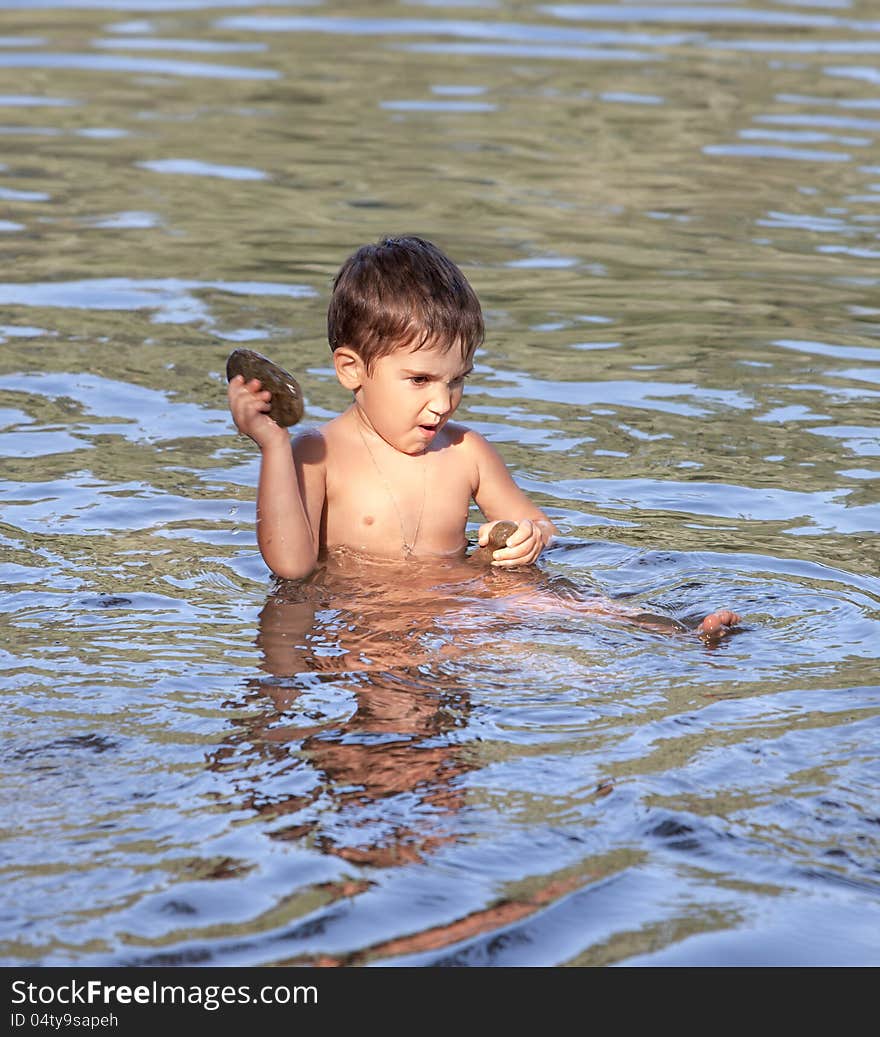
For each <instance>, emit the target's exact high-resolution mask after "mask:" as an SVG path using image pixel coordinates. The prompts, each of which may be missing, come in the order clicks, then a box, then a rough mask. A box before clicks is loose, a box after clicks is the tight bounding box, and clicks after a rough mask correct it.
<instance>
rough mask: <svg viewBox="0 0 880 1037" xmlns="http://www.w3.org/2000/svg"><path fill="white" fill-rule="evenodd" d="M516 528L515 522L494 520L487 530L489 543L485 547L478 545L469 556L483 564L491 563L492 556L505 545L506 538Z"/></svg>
mask: <svg viewBox="0 0 880 1037" xmlns="http://www.w3.org/2000/svg"><path fill="white" fill-rule="evenodd" d="M516 529H517V523H516V522H496V523H495V525H494V526H493V527H492V528H491V529H490V530H489V543H488V544H486V546H485V547H478V548H477V549H476V551H474V553H473V554H472V555H471V558H473V559H474V560H475V561H477V562H482V563H483V564H484V565H491V563H492V556H493V555H494V554H495V552H496V551H499V550H500V549H501V548H502V547H507V539H508V537H510V536H512V535H513V534H514V533H515V532H516Z"/></svg>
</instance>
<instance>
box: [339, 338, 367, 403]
mask: <svg viewBox="0 0 880 1037" xmlns="http://www.w3.org/2000/svg"><path fill="white" fill-rule="evenodd" d="M333 366H334V367H335V368H336V377H337V378H338V379H339V382H340V384H341V385H342V386H343V387H344V388H345V389H350V390H351V391H352V392H357V391H358V389H360V387H361V383H362V382H363V380H364V362H363V360H361V358H360V357H359V356H358V354H357V353H356V352H355V351H354V350H353V349H350V348H349V347H348V346H339V347H338V348H337V349H334V350H333Z"/></svg>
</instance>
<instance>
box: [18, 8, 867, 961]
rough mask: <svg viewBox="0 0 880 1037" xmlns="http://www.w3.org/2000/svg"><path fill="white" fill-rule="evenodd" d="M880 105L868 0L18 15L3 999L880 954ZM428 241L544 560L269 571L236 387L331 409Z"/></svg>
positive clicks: (470, 409) (481, 415)
mask: <svg viewBox="0 0 880 1037" xmlns="http://www.w3.org/2000/svg"><path fill="white" fill-rule="evenodd" d="M878 82H880V10H878V8H877V5H876V4H872V3H868V2H858V0H853V2H847V0H837V2H831V0H829V2H828V3H827V4H824V5H823V4H819V3H809V4H808V3H804V4H794V3H787V2H778V3H773V2H769V0H765V2H763V3H746V4H730V5H722V4H712V3H698V4H697V3H691V4H688V5H686V6H685V5H682V6H676V5H665V4H663V5H660V4H642V5H639V4H627V3H612V4H603V5H592V4H586V5H576V4H543V5H542V4H526V3H518V2H505V0H497V2H492V0H483V2H473V3H470V4H468V3H460V4H451V3H450V4H446V3H442V2H423V3H418V2H412V3H377V4H370V5H368V6H367V5H362V4H361V5H357V4H350V5H345V4H341V3H336V2H325V3H320V2H317V3H308V4H307V3H303V4H291V3H281V2H279V3H262V4H259V5H254V4H247V3H234V2H231V0H226V2H222V3H221V2H219V0H217V2H214V3H208V2H202V0H141V2H128V0H101V2H99V0H93V2H91V3H90V2H88V0H81V2H80V0H72V2H66V3H65V2H60V0H56V2H51V0H46V2H39V3H37V2H28V3H24V2H21V3H16V2H13V0H0V255H2V260H3V263H2V271H3V272H2V274H0V419H2V420H0V494H2V510H0V578H2V596H0V626H2V632H3V638H2V641H0V651H2V653H3V676H2V680H0V703H2V706H3V711H4V712H3V715H4V723H3V729H2V735H3V738H2V742H0V760H2V762H0V775H2V783H0V801H2V815H0V817H2V821H0V825H2V829H0V836H2V839H0V852H2V857H0V869H2V871H0V874H2V878H3V882H2V886H3V894H2V902H0V919H2V928H0V939H2V944H0V946H2V950H0V956H2V961H3V962H4V963H5V964H7V965H21V964H45V965H55V964H112V965H118V964H128V963H137V964H193V963H197V964H198V963H203V964H212V963H215V964H229V965H231V964H241V965H255V964H285V963H295V964H312V963H322V964H326V963H330V964H334V963H340V964H344V965H360V964H378V965H385V964H388V965H391V964H425V965H436V964H445V963H455V964H465V965H474V964H477V965H479V964H492V965H502V966H504V965H604V964H624V965H641V964H648V965H665V964H777V965H779V964H831V965H843V964H878V963H880V936H878V933H880V908H878V896H877V895H878V889H880V869H878V836H880V796H878V791H877V790H878V779H880V766H878V752H877V744H878V728H880V724H878V713H880V681H878V662H877V660H878V646H880V578H878V577H880V573H878V566H880V552H878V546H877V545H878V540H877V533H878V531H880V492H878V486H880V484H878V478H880V466H878V458H880V436H878V424H877V420H876V415H877V403H878V397H880V347H878V333H880V320H878V318H880V305H878V284H880V238H878V223H880V148H878V134H880V99H878V96H877V85H878ZM385 233H418V234H422V235H424V236H426V237H429V238H432V239H434V240H436V241H437V242H438V243H439V244H440V245H441V246H442V247H444V248H445V249H446V250H447V251H448V252H449V253H450V254H451V255H452V256H453V258H454V259H455V260H456V261H457V262H458V263H459V264H460V265H461V266H462V267H463V268H464V270H465V272H466V273H467V275H468V277H469V278H470V280H471V282H472V283H473V285H474V287H475V289H476V290H477V292H478V294H479V295H480V297H481V299H482V301H483V305H484V311H485V315H486V320H487V329H488V333H487V339H486V344H485V347H484V348H483V350H482V351H481V352H480V353H479V355H478V357H477V365H476V370H475V372H474V374H473V375H472V376H471V378H470V379H469V384H468V388H467V391H466V395H465V400H464V403H463V404H462V407H461V410H460V412H459V416H460V417H461V419H462V420H463V421H464V422H465V423H468V424H470V425H472V426H473V427H475V428H476V429H478V430H479V431H480V432H482V433H484V434H485V435H487V436H488V437H489V438H490V439H491V440H492V441H493V442H494V443H495V444H496V445H497V446H498V447H499V449H500V450H501V451H502V452H503V454H504V456H505V459H506V460H507V462H508V464H509V465H510V466H511V468H512V470H513V471H514V473H515V475H516V477H517V479H518V481H519V482H520V484H521V485H522V486H523V487H524V488H526V489H527V490H528V491H529V492H530V493H531V494H532V495H534V497H535V498H536V500H538V502H539V503H540V504H541V505H542V506H543V507H544V508H545V509H546V510H547V511H548V512H549V513H550V514H551V515H552V516H553V518H554V520H555V521H556V522H557V524H558V525H559V527H560V529H561V530H562V531H563V535H562V537H561V538H560V539H559V541H558V542H557V543H556V544H555V545H554V547H553V548H552V549H551V550H550V551H548V552H547V553H546V554H545V556H544V557H543V559H542V562H541V565H540V570H539V572H537V573H533V574H529V575H525V576H522V577H520V578H514V577H510V578H508V577H501V576H500V575H499V574H494V575H493V574H489V575H481V574H477V575H475V574H474V572H473V571H471V570H460V569H457V568H455V567H449V568H446V569H426V570H424V571H420V572H417V573H416V572H414V573H410V574H407V575H405V576H404V577H403V578H402V579H401V578H400V577H395V578H394V579H393V580H388V579H381V578H377V577H376V575H375V574H371V573H370V572H369V571H365V572H363V573H359V574H357V575H356V576H353V575H351V574H350V575H349V576H347V577H346V576H344V575H343V574H340V573H337V572H322V573H320V574H318V576H317V577H316V578H315V579H313V580H312V581H310V583H309V584H308V585H307V586H305V587H289V586H287V587H280V588H275V587H274V586H273V584H272V583H271V581H270V579H269V575H268V573H267V571H266V569H265V567H264V566H263V564H262V561H261V560H260V557H259V554H258V552H257V550H256V544H255V536H254V525H253V523H254V510H253V501H254V494H255V485H256V478H257V457H256V456H255V451H254V449H253V447H252V445H251V444H250V443H249V442H248V441H245V440H242V439H241V438H238V437H236V436H235V434H234V428H233V426H232V424H231V421H230V419H229V416H228V414H227V412H226V409H225V379H224V376H223V370H224V364H225V359H226V356H227V354H228V353H229V351H230V350H231V349H232V348H234V347H235V346H236V345H241V344H244V345H248V346H250V347H251V348H255V349H257V350H260V351H261V352H265V353H267V354H269V355H270V356H272V357H273V358H275V359H277V360H278V361H279V362H280V363H282V364H283V365H284V366H285V367H287V368H289V369H291V370H293V371H294V372H296V373H297V376H298V377H299V379H300V381H301V384H302V386H303V389H304V392H305V395H306V404H307V407H306V421H307V422H308V423H314V424H317V423H320V422H321V421H323V420H325V419H327V418H329V417H331V416H333V415H335V414H336V413H338V412H339V411H340V410H341V409H342V408H343V407H344V406H345V405H346V402H347V400H346V397H345V394H344V393H343V391H342V390H341V388H340V387H339V385H338V383H337V382H336V380H335V377H334V376H333V374H332V371H331V369H330V362H329V353H328V347H327V344H326V334H325V325H324V319H325V312H326V305H327V293H328V287H329V283H330V281H331V279H332V276H333V274H334V272H335V270H336V269H337V267H338V266H339V264H340V262H341V261H342V260H343V259H344V258H345V256H346V255H348V254H349V253H350V252H351V251H352V250H353V249H354V248H355V247H357V246H358V245H359V244H361V243H363V242H366V241H370V240H375V239H376V238H378V237H379V236H381V235H382V234H385ZM473 518H474V522H475V524H476V520H477V516H476V514H474V516H473ZM474 528H475V526H474ZM572 595H575V597H577V596H580V597H582V598H587V599H589V598H590V597H591V596H592V595H604V596H609V597H613V598H616V599H618V600H620V601H623V602H626V603H627V604H629V605H636V606H638V607H640V608H643V609H645V610H646V611H648V610H650V611H657V612H661V613H664V614H667V615H670V616H673V617H676V618H688V617H694V616H697V615H698V614H700V613H701V612H706V611H708V610H710V609H712V608H714V607H717V606H719V605H728V606H730V607H732V608H735V609H736V610H737V611H738V612H740V613H741V614H742V615H743V617H744V620H745V624H746V629H745V631H744V632H743V633H741V634H739V635H738V636H736V637H734V638H731V639H730V640H728V641H726V642H722V643H721V644H720V645H718V646H717V647H715V648H711V647H707V646H705V645H704V644H703V643H702V642H700V641H699V640H698V639H696V638H688V637H684V636H671V635H670V636H663V635H660V634H656V633H651V632H648V631H644V630H640V629H638V628H635V627H632V626H628V625H626V624H624V623H619V622H617V623H615V622H611V621H608V620H605V619H602V618H601V617H597V616H595V615H592V614H590V613H589V612H586V611H584V610H582V609H577V608H576V607H574V605H573V603H572V602H573V598H572ZM536 602H537V603H539V605H538V604H536Z"/></svg>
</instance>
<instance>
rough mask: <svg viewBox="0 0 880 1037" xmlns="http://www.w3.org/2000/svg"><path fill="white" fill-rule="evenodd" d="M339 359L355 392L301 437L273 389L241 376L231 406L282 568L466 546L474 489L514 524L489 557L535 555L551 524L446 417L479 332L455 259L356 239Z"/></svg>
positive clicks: (336, 303) (264, 549)
mask: <svg viewBox="0 0 880 1037" xmlns="http://www.w3.org/2000/svg"><path fill="white" fill-rule="evenodd" d="M327 327H328V337H329V340H330V347H331V349H332V350H333V363H334V366H335V368H336V377H337V378H338V379H339V381H340V383H341V384H342V385H343V386H344V387H345V388H346V389H349V390H350V391H351V392H352V393H353V396H354V398H353V402H352V403H351V405H350V406H349V407H348V409H347V410H345V411H344V412H343V413H342V414H341V415H340V416H339V417H337V418H334V419H333V420H332V421H329V422H328V423H327V424H326V425H324V426H323V428H321V429H320V430H315V431H310V432H306V433H304V434H302V435H300V436H298V437H297V438H296V439H295V440H294V442H293V445H292V450H291V443H290V439H289V437H288V433H287V432H286V431H285V430H284V429H283V428H281V427H280V426H279V425H277V424H276V423H275V422H274V421H272V419H271V418H269V417H268V416H267V415H266V413H265V411H267V410H268V408H269V402H268V401H269V399H270V394H269V393H268V392H267V391H263V390H261V386H260V383H259V382H258V381H257V380H253V381H251V382H248V383H247V384H245V382H244V379H243V378H242V377H241V376H240V375H238V376H236V377H235V378H233V379H232V381H231V382H230V383H229V406H230V409H231V411H232V416H233V419H234V421H235V424H236V426H237V428H238V430H239V431H240V432H242V433H244V434H245V435H247V436H250V438H251V439H253V440H254V442H255V443H256V444H257V445H258V446H259V447H260V450H261V452H262V463H261V466H260V481H259V487H258V491H257V542H258V544H259V547H260V552H261V553H262V555H263V559H264V560H265V562H266V564H267V565H268V567H269V568H270V569H271V570H272V572H274V573H275V575H276V576H279V577H281V578H284V579H299V578H301V577H304V576H308V575H309V573H311V572H312V571H313V569H314V568H315V565H316V563H317V560H318V556H319V554H320V553H321V552H322V551H325V550H332V549H334V548H341V547H348V548H352V549H354V550H356V551H359V552H362V553H366V554H369V555H373V556H378V557H383V558H396V559H401V558H404V559H407V558H411V557H425V556H435V557H436V556H454V555H458V556H460V555H462V554H463V553H464V549H465V547H466V544H467V541H466V538H465V525H466V523H467V518H468V509H469V506H470V502H471V499H473V500H474V501H475V502H476V504H477V506H478V507H479V508H480V510H481V511H482V512H483V515H484V516H485V517H486V519H487V520H488V521H487V522H486V523H485V524H484V525H482V526H481V527H480V531H479V541H480V544H481V546H482V545H485V544H486V543H487V541H488V536H489V531H490V529H491V528H492V526H493V525H494V524H495V523H496V522H497V521H499V520H502V519H515V520H516V521H517V528H516V531H515V532H514V533H512V534H511V535H510V537H508V540H507V546H506V547H504V548H501V549H499V550H497V551H496V552H495V554H494V557H493V564H494V565H497V566H500V567H504V568H512V567H515V566H519V565H529V564H530V563H532V562H534V561H535V559H536V558H537V557H538V555H539V554H540V553H541V551H542V550H543V549H544V547H545V546H546V545H547V543H548V542H549V540H550V538H551V537H552V536H553V534H554V533H555V532H556V528H555V526H554V525H553V523H552V522H551V521H550V519H549V518H548V517H547V516H546V515H545V514H544V512H543V511H541V509H540V508H538V507H536V506H535V505H534V504H533V503H532V502H531V501H530V500H529V499H528V497H527V496H526V495H525V494H524V493H523V492H522V490H520V489H519V487H518V486H517V485H516V483H515V482H514V481H513V479H512V478H511V476H510V473H509V472H508V470H507V467H506V466H505V464H504V462H503V460H502V459H501V457H500V456H499V454H498V452H497V451H496V450H495V449H494V447H492V446H491V445H490V444H489V443H488V442H487V441H486V440H485V439H484V438H483V437H482V436H480V435H479V434H478V433H476V432H473V431H471V430H470V429H467V428H465V427H464V426H463V425H458V424H455V423H452V422H450V420H449V419H450V418H451V417H452V415H453V413H454V412H455V410H456V408H457V407H458V405H459V403H460V402H461V397H462V391H463V388H464V380H465V378H466V377H467V376H468V374H469V373H470V372H471V369H472V367H473V356H474V353H475V352H476V349H477V347H478V346H479V345H480V343H481V342H482V341H483V318H482V313H481V309H480V304H479V301H478V300H477V297H476V295H475V294H474V291H473V289H472V288H471V286H470V285H469V284H468V282H467V280H466V279H465V277H464V275H463V274H462V273H461V271H460V270H459V269H458V267H457V266H456V265H455V264H454V263H453V262H452V261H451V260H450V259H449V258H448V257H447V256H445V255H444V254H443V253H442V252H441V251H440V249H438V248H437V247H436V246H435V245H433V244H431V243H430V242H428V241H424V240H423V239H422V238H416V237H402V238H385V239H383V240H382V241H380V242H379V243H378V244H376V245H365V246H364V247H363V248H360V249H358V251H357V252H355V253H354V254H353V255H352V256H350V257H349V258H348V259H347V260H346V262H345V263H344V264H343V266H342V268H341V269H340V271H339V273H338V274H337V275H336V279H335V280H334V282H333V291H332V297H331V300H330V307H329V311H328V316H327Z"/></svg>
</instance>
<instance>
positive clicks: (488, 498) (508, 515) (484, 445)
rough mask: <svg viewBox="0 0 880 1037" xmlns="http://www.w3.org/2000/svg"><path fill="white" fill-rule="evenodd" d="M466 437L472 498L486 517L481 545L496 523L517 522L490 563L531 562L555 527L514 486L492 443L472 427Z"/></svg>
mask: <svg viewBox="0 0 880 1037" xmlns="http://www.w3.org/2000/svg"><path fill="white" fill-rule="evenodd" d="M466 439H467V442H468V445H469V447H470V449H471V451H472V453H473V457H474V460H475V462H476V470H477V485H476V489H475V490H474V501H475V502H476V504H477V507H478V508H479V509H480V511H482V513H483V514H484V515H485V516H486V518H487V520H488V521H487V522H486V523H485V525H482V526H481V527H480V536H479V541H480V546H481V547H484V546H485V545H486V544H487V543H488V541H489V531H490V529H491V528H492V526H493V524H494V523H495V522H498V521H501V520H504V519H511V520H513V521H514V522H516V523H517V530H516V532H515V533H512V534H511V535H510V536H509V537H508V540H507V547H504V548H500V549H499V550H497V551H496V552H495V554H494V556H493V559H492V564H493V565H498V566H503V567H504V568H513V567H514V566H518V565H530V564H531V563H532V562H534V561H535V560H536V559H537V557H538V555H540V553H541V552H542V551H543V550H544V548H545V547H546V546H547V544H548V543H549V542H550V540H551V539H552V538H553V536H554V535H555V533H556V532H557V530H556V527H555V526H554V525H553V523H552V522H551V521H550V519H549V518H548V517H547V516H546V515H545V514H544V512H543V511H541V509H540V508H539V507H538V506H537V505H536V504H534V503H533V502H532V501H531V500H530V499H529V498H528V497H527V496H526V494H525V493H523V491H522V490H521V489H520V488H519V487H518V486H517V485H516V483H515V482H514V481H513V477H512V476H511V474H510V472H509V471H508V470H507V465H506V464H505V463H504V460H503V458H502V457H501V455H500V454H499V453H498V451H497V450H496V449H495V447H493V446H492V444H491V443H489V442H488V441H487V440H485V439H484V438H483V437H482V436H481V435H479V433H477V432H474V431H472V430H469V431H468V433H467V436H466Z"/></svg>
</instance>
